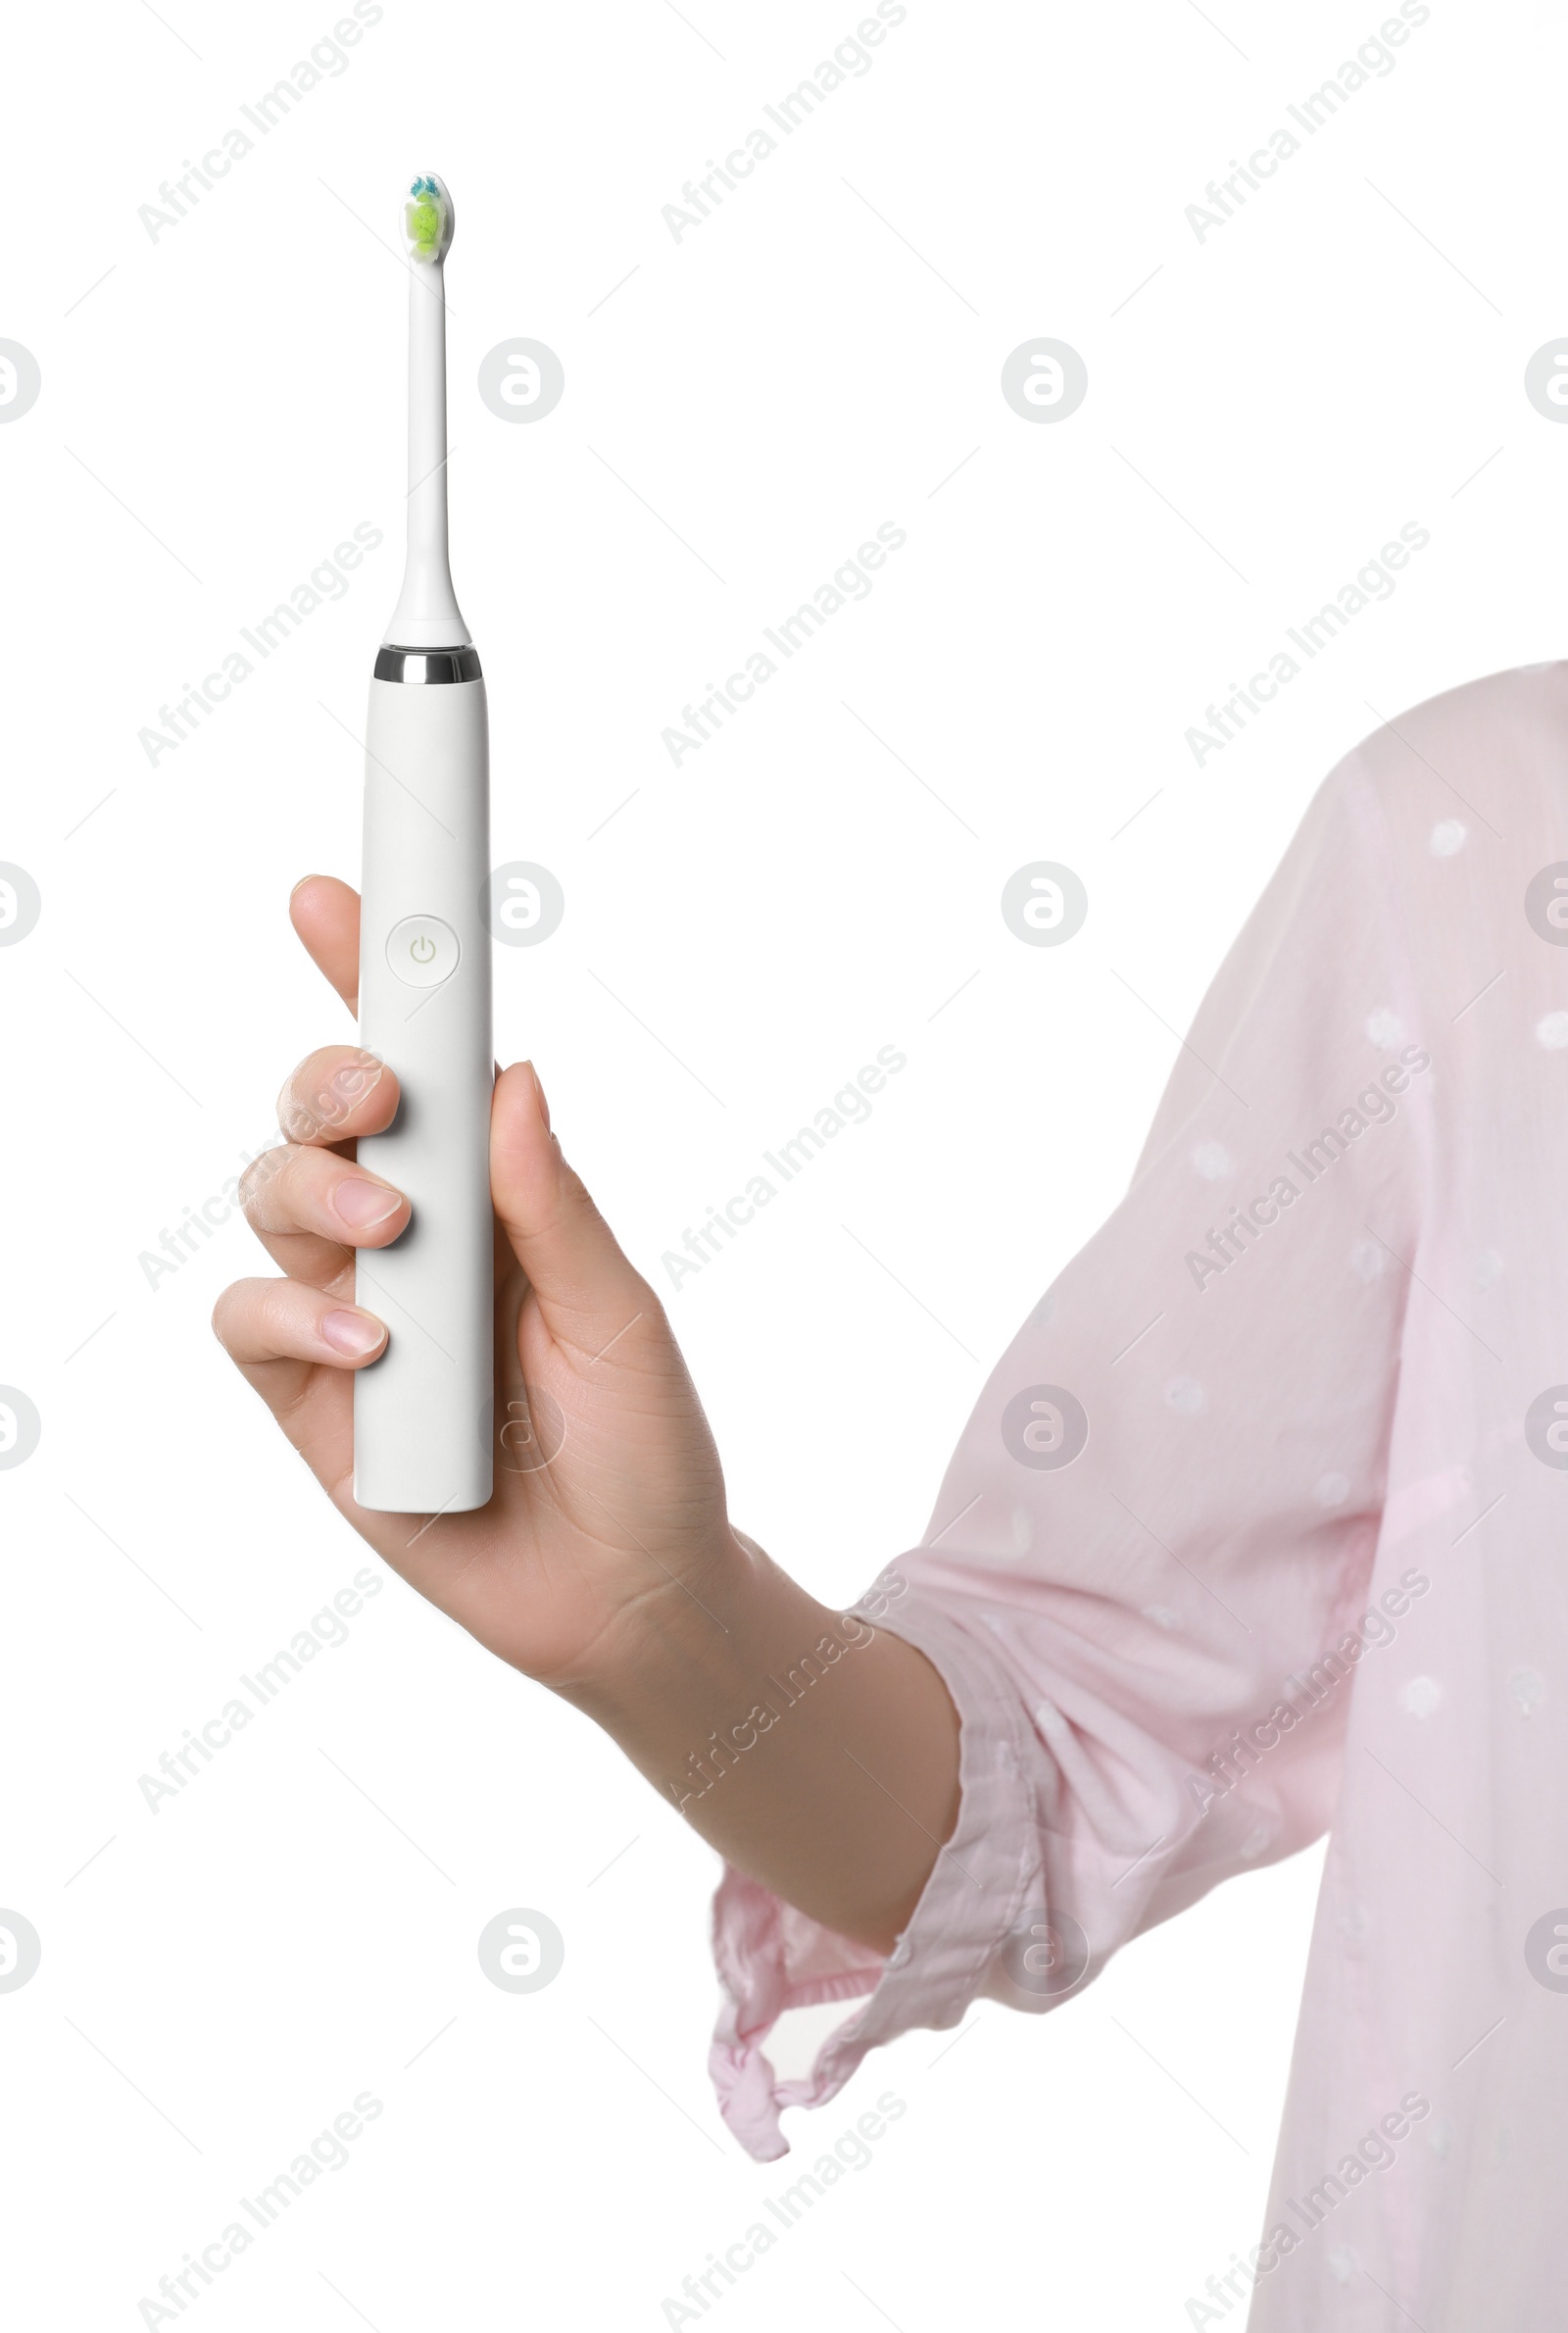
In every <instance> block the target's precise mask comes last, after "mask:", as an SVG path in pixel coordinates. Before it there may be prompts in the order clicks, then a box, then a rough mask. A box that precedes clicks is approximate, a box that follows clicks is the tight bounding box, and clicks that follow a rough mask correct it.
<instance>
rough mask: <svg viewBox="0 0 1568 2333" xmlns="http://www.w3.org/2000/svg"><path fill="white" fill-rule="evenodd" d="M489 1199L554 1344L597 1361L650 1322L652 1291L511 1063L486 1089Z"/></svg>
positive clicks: (527, 1066) (532, 1083) (530, 1083)
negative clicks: (490, 1090)
mask: <svg viewBox="0 0 1568 2333" xmlns="http://www.w3.org/2000/svg"><path fill="white" fill-rule="evenodd" d="M490 1189H491V1196H492V1198H493V1201H494V1204H495V1211H496V1215H497V1216H498V1217H499V1219H500V1222H501V1226H502V1228H503V1230H504V1231H505V1232H506V1235H507V1238H508V1240H509V1241H510V1242H511V1244H512V1251H513V1253H514V1255H515V1257H516V1259H517V1262H518V1263H519V1264H520V1265H521V1266H522V1268H523V1271H524V1272H525V1273H526V1275H527V1278H528V1281H529V1284H530V1286H531V1287H532V1289H533V1292H534V1295H535V1297H536V1298H537V1299H538V1303H539V1309H540V1311H541V1312H542V1313H543V1315H544V1318H545V1324H546V1326H547V1327H548V1328H549V1330H550V1332H551V1334H552V1335H553V1336H554V1337H556V1338H557V1339H558V1340H559V1341H560V1342H561V1343H563V1344H565V1345H571V1346H575V1347H576V1348H578V1349H579V1350H580V1351H582V1352H583V1353H585V1354H587V1355H588V1356H589V1358H590V1359H593V1358H597V1356H598V1355H599V1354H600V1353H602V1352H603V1351H604V1349H605V1348H606V1346H607V1345H609V1344H610V1343H611V1342H613V1340H614V1339H615V1338H616V1337H618V1336H620V1335H621V1334H622V1333H623V1332H624V1331H625V1330H626V1329H627V1328H628V1327H629V1326H630V1325H631V1323H632V1321H633V1320H634V1319H636V1318H637V1317H638V1315H642V1317H643V1318H644V1319H648V1318H650V1317H652V1316H654V1315H657V1314H658V1312H659V1309H660V1308H659V1303H658V1299H657V1298H656V1297H655V1295H654V1292H653V1290H652V1289H651V1288H650V1287H649V1285H648V1283H647V1281H646V1280H645V1279H644V1278H643V1277H642V1274H641V1273H640V1272H638V1271H637V1270H635V1269H634V1268H633V1266H631V1264H630V1263H629V1262H628V1261H627V1259H626V1258H625V1256H623V1255H622V1253H621V1251H620V1248H619V1246H618V1245H617V1244H616V1241H615V1237H614V1234H613V1231H612V1230H611V1228H610V1225H609V1224H608V1223H607V1222H606V1221H605V1218H604V1216H602V1215H601V1214H600V1212H599V1210H598V1208H597V1207H595V1205H594V1203H593V1201H592V1199H591V1198H590V1197H589V1195H588V1192H587V1190H586V1188H585V1186H584V1184H583V1182H582V1179H581V1177H580V1176H579V1175H578V1174H576V1173H575V1172H574V1171H573V1169H572V1168H571V1167H568V1166H567V1164H566V1162H565V1160H564V1157H563V1156H562V1150H561V1143H560V1140H559V1139H558V1137H557V1136H556V1135H554V1134H552V1133H551V1131H550V1109H549V1105H548V1103H547V1102H546V1101H545V1096H544V1088H543V1086H541V1084H540V1083H539V1078H538V1074H537V1072H536V1071H535V1069H534V1067H533V1064H532V1063H531V1062H514V1063H513V1065H512V1067H510V1068H508V1069H503V1070H502V1072H501V1075H500V1076H499V1077H498V1078H497V1080H496V1088H495V1097H494V1100H493V1102H492V1104H491V1112H490Z"/></svg>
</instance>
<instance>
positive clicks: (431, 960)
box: [386, 916, 463, 988]
mask: <svg viewBox="0 0 1568 2333" xmlns="http://www.w3.org/2000/svg"><path fill="white" fill-rule="evenodd" d="M462 954H463V951H462V949H461V948H460V947H459V946H458V935H457V933H456V932H455V931H454V930H453V928H452V926H451V924H450V923H443V922H442V920H441V918H440V917H439V916H405V917H404V918H403V921H402V922H401V923H395V924H394V925H393V927H392V930H391V932H390V933H389V934H388V937H387V943H386V960H387V963H388V964H389V965H390V966H391V968H392V969H393V971H394V972H396V974H397V976H398V978H399V979H400V980H406V981H407V982H408V984H409V986H410V987H411V988H439V987H440V985H441V983H442V981H443V980H449V979H450V978H451V977H452V974H453V973H454V972H455V971H456V970H457V968H458V961H459V958H460V957H461V956H462Z"/></svg>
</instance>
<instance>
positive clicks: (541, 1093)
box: [528, 1062, 550, 1134]
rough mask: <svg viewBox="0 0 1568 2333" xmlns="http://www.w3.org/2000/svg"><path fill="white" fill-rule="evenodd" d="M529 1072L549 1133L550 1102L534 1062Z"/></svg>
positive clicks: (546, 1129) (540, 1114) (540, 1111)
mask: <svg viewBox="0 0 1568 2333" xmlns="http://www.w3.org/2000/svg"><path fill="white" fill-rule="evenodd" d="M528 1074H529V1076H530V1077H531V1078H532V1079H533V1090H534V1093H535V1095H536V1096H537V1098H538V1103H539V1116H540V1117H542V1118H543V1119H544V1121H545V1132H546V1133H547V1134H548V1133H549V1131H550V1104H549V1103H548V1102H547V1101H546V1100H545V1089H544V1087H543V1086H542V1085H541V1084H540V1082H539V1072H538V1070H537V1069H536V1068H535V1067H534V1066H533V1064H532V1062H530V1063H529V1064H528Z"/></svg>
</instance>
